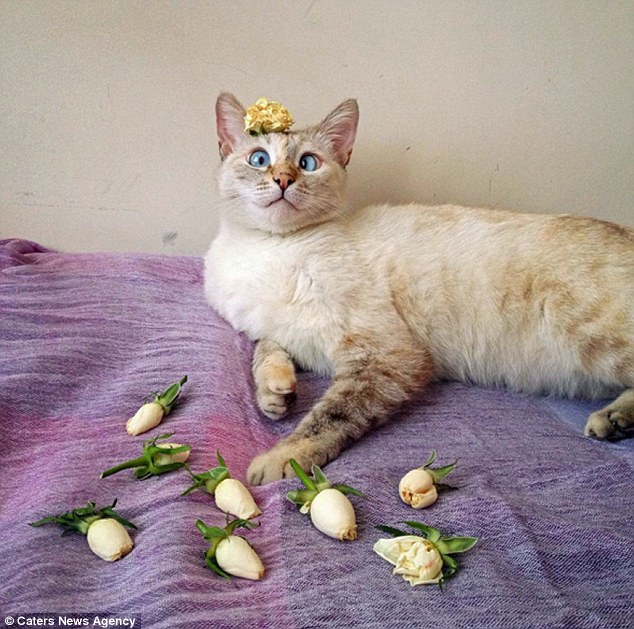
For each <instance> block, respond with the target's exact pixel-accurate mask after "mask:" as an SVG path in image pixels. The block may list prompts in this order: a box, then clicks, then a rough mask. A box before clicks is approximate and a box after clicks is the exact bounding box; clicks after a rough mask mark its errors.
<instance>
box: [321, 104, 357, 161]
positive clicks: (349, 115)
mask: <svg viewBox="0 0 634 629" xmlns="http://www.w3.org/2000/svg"><path fill="white" fill-rule="evenodd" d="M358 123H359V107H358V105H357V101H356V100H354V99H353V98H351V99H349V100H346V101H344V102H343V103H341V105H339V106H338V107H337V108H336V109H334V110H333V111H332V112H331V113H330V114H328V116H327V117H326V118H325V119H324V120H323V121H322V122H321V123H320V124H319V125H317V133H318V134H319V135H320V136H321V137H322V138H324V139H325V140H326V141H327V142H328V143H329V144H330V146H331V148H332V150H333V151H334V153H335V157H336V159H337V161H338V162H339V163H340V164H341V165H342V166H343V167H344V168H345V167H346V166H347V165H348V162H349V161H350V155H351V154H352V146H353V145H354V139H355V137H356V135H357V125H358Z"/></svg>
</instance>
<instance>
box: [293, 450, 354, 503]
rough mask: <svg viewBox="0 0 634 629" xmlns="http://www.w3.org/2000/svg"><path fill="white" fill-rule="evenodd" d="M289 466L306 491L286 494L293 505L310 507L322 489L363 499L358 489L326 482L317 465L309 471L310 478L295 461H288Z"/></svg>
mask: <svg viewBox="0 0 634 629" xmlns="http://www.w3.org/2000/svg"><path fill="white" fill-rule="evenodd" d="M289 463H290V466H291V467H292V468H293V471H294V472H295V474H297V477H298V478H299V480H301V481H302V483H304V487H306V489H294V490H291V491H289V492H288V493H287V494H286V497H287V498H288V499H289V500H290V501H291V502H292V503H294V504H296V505H299V506H300V507H303V506H304V505H306V506H307V507H310V503H311V502H312V501H313V500H314V499H315V496H317V494H318V493H319V492H320V491H323V490H324V489H330V488H334V489H336V490H338V491H340V492H341V493H342V494H347V495H352V496H360V497H362V498H365V495H364V494H363V493H361V492H360V491H359V490H358V489H355V488H354V487H350V486H349V485H344V484H339V485H334V486H333V484H332V483H331V482H330V481H329V480H328V478H327V476H326V475H325V474H324V473H323V472H322V470H321V468H320V467H319V466H318V465H315V464H313V465H312V468H311V471H312V474H313V477H312V478H311V477H310V476H308V474H306V472H305V471H304V470H303V469H302V467H301V466H300V465H299V463H298V462H297V461H296V460H295V459H291V460H290V461H289Z"/></svg>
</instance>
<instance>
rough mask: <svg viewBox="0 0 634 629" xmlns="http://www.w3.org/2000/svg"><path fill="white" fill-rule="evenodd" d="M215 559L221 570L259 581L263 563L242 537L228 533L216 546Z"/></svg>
mask: <svg viewBox="0 0 634 629" xmlns="http://www.w3.org/2000/svg"><path fill="white" fill-rule="evenodd" d="M216 561H217V562H218V565H219V566H220V568H221V569H222V570H224V571H225V572H227V573H228V574H230V575H232V576H234V577H240V578H242V579H251V580H252V581H259V580H260V579H261V578H262V577H263V576H264V564H263V563H262V560H261V559H260V558H259V557H258V555H257V553H256V552H255V551H254V550H253V548H252V546H251V544H249V542H247V540H246V539H244V537H239V536H238V535H229V537H226V538H225V539H223V540H221V541H220V543H219V544H218V548H216Z"/></svg>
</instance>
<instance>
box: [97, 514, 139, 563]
mask: <svg viewBox="0 0 634 629" xmlns="http://www.w3.org/2000/svg"><path fill="white" fill-rule="evenodd" d="M86 538H87V539H88V546H90V550H92V552H93V553H95V555H97V556H98V557H101V558H102V559H104V560H105V561H116V560H117V559H121V557H123V556H125V555H127V554H128V553H129V552H130V551H131V550H132V546H133V544H132V539H131V538H130V535H129V534H128V532H127V531H126V530H125V528H124V527H123V525H122V524H121V523H120V522H117V520H115V519H113V518H104V519H103V520H95V521H94V522H93V523H92V524H91V525H90V526H89V527H88V533H87V534H86Z"/></svg>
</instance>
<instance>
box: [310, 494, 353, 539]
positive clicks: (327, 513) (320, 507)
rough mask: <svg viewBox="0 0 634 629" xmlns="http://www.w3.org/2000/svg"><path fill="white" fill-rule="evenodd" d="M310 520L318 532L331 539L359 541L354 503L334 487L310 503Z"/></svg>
mask: <svg viewBox="0 0 634 629" xmlns="http://www.w3.org/2000/svg"><path fill="white" fill-rule="evenodd" d="M310 519H311V520H312V521H313V524H314V525H315V527H316V528H317V529H318V530H320V531H321V532H322V533H324V534H325V535H328V536H329V537H334V538H335V539H340V540H353V539H357V520H356V517H355V513H354V508H353V506H352V503H351V502H350V501H349V500H348V498H347V496H344V495H343V494H342V493H341V492H340V491H339V490H338V489H335V488H334V487H331V488H329V489H324V490H322V491H320V492H319V493H318V494H317V495H316V496H315V498H314V499H313V501H312V502H311V503H310Z"/></svg>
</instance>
